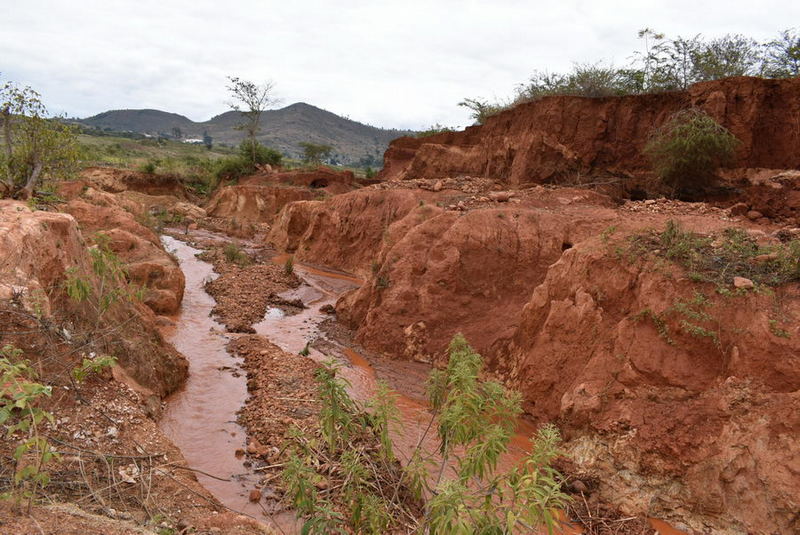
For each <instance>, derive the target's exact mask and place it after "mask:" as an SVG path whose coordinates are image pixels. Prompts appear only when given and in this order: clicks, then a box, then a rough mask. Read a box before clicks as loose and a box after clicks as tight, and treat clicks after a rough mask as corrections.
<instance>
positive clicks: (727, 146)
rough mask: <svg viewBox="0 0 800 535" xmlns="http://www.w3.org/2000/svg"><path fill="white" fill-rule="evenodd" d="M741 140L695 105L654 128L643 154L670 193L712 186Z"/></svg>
mask: <svg viewBox="0 0 800 535" xmlns="http://www.w3.org/2000/svg"><path fill="white" fill-rule="evenodd" d="M738 144H739V140H738V139H736V137H735V136H734V135H733V134H731V133H730V132H729V131H728V130H727V129H726V128H725V127H723V126H722V125H720V124H719V123H718V122H716V121H715V120H714V119H713V118H711V117H710V116H709V115H708V114H706V113H705V112H703V111H702V110H699V109H696V108H689V109H685V110H681V111H678V112H676V113H675V114H673V115H672V116H671V117H670V118H669V119H668V120H667V122H666V123H664V124H663V125H662V126H661V127H660V128H658V129H656V130H654V131H653V133H652V134H651V136H650V140H649V141H648V142H647V145H646V146H645V149H644V153H645V155H646V156H647V157H648V158H649V159H650V162H651V163H652V165H653V169H654V170H655V172H656V174H657V175H658V176H659V178H660V179H661V181H662V182H663V184H664V185H665V186H666V187H667V188H668V189H669V190H670V194H671V195H673V196H674V195H676V194H678V193H683V194H691V193H693V192H694V191H696V190H698V189H703V188H704V187H706V186H708V185H710V184H711V183H712V182H713V179H714V172H715V171H716V169H717V168H718V167H719V166H720V165H723V164H726V163H728V162H730V161H731V160H732V158H733V155H734V152H735V151H736V147H737V145H738Z"/></svg>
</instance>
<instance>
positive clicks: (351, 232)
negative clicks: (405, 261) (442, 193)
mask: <svg viewBox="0 0 800 535" xmlns="http://www.w3.org/2000/svg"><path fill="white" fill-rule="evenodd" d="M428 198H431V197H430V195H424V194H421V193H415V192H411V191H407V190H393V191H380V190H374V189H367V190H360V191H354V192H352V193H349V194H346V195H338V196H336V197H333V198H332V199H330V200H328V201H325V202H322V201H303V202H296V203H292V204H290V205H288V206H286V208H285V209H284V210H283V211H282V212H281V213H280V215H279V216H278V218H277V219H276V220H275V223H274V225H273V228H272V231H271V232H270V234H269V236H268V238H267V239H268V241H269V242H270V243H273V244H274V245H275V246H276V247H277V248H278V249H279V250H282V251H286V252H290V253H293V254H294V255H295V257H296V258H297V259H298V260H304V261H307V262H312V263H318V264H324V265H327V266H332V267H336V268H339V269H344V270H348V271H352V272H355V273H359V274H362V275H365V274H367V273H369V271H370V269H371V266H372V264H373V262H377V256H378V254H379V252H380V250H381V248H382V247H383V240H384V236H385V235H386V232H387V231H388V229H389V226H390V225H391V224H392V223H394V222H395V221H398V220H400V219H402V218H403V217H405V216H406V215H407V214H408V213H409V212H411V210H413V209H414V208H416V207H418V206H419V205H420V202H425V201H424V199H428Z"/></svg>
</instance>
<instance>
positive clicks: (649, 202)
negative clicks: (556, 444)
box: [576, 199, 656, 483]
mask: <svg viewBox="0 0 800 535" xmlns="http://www.w3.org/2000/svg"><path fill="white" fill-rule="evenodd" d="M644 203H645V204H646V205H647V206H650V205H651V204H655V203H656V201H655V199H647V200H646V201H644ZM576 483H580V481H576Z"/></svg>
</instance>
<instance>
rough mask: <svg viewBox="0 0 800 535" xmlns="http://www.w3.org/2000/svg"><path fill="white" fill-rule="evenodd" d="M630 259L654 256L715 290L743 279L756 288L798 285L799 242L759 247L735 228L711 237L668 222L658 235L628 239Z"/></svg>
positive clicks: (643, 234) (641, 235)
mask: <svg viewBox="0 0 800 535" xmlns="http://www.w3.org/2000/svg"><path fill="white" fill-rule="evenodd" d="M629 256H630V257H631V258H642V257H645V258H646V257H648V256H658V257H661V258H665V259H667V260H670V261H672V262H675V263H676V264H679V265H681V266H682V267H683V268H684V269H686V272H687V274H688V275H689V277H690V279H691V280H693V281H695V282H709V283H713V284H715V285H716V286H717V288H718V290H720V289H725V288H726V287H728V286H730V285H731V284H732V283H733V278H734V277H744V278H747V279H750V280H752V281H753V282H754V283H756V284H761V285H765V286H780V285H781V284H786V283H790V282H797V281H800V240H792V241H790V242H788V243H782V244H780V245H760V244H759V243H758V242H757V241H756V239H755V238H754V237H753V236H750V235H749V234H748V233H747V232H745V231H744V230H742V229H739V228H733V227H731V228H727V229H725V230H724V231H722V232H721V233H719V234H716V235H713V236H703V235H700V234H695V233H693V232H689V231H687V230H684V229H683V228H681V226H680V225H679V224H678V223H676V222H675V221H672V220H670V221H668V222H667V225H666V227H665V229H664V230H663V231H661V232H657V231H655V230H649V231H645V232H642V233H640V234H636V235H634V236H632V237H631V246H630V250H629Z"/></svg>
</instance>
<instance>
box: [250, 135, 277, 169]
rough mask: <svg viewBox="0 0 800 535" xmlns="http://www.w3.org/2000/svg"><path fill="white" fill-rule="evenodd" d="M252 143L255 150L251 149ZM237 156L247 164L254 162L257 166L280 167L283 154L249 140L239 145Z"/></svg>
mask: <svg viewBox="0 0 800 535" xmlns="http://www.w3.org/2000/svg"><path fill="white" fill-rule="evenodd" d="M253 143H255V148H253ZM239 155H240V156H241V157H242V158H243V159H244V160H246V161H247V162H248V163H249V162H254V163H255V164H257V165H264V164H269V165H280V164H281V161H282V160H283V154H281V153H280V152H278V151H276V150H275V149H271V148H269V147H265V146H264V145H262V144H260V143H259V142H257V141H256V142H253V141H251V140H249V139H245V140H244V141H242V144H241V145H239Z"/></svg>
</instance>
